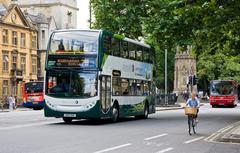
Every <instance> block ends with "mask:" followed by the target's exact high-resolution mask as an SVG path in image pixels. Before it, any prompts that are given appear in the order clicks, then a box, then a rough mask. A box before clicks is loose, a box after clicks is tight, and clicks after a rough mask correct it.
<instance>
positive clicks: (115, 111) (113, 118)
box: [112, 105, 119, 122]
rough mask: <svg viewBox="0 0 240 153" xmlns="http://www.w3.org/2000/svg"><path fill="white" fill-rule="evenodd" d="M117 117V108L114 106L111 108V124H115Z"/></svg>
mask: <svg viewBox="0 0 240 153" xmlns="http://www.w3.org/2000/svg"><path fill="white" fill-rule="evenodd" d="M118 117H119V112H118V108H117V106H116V105H114V106H113V108H112V122H117V120H118Z"/></svg>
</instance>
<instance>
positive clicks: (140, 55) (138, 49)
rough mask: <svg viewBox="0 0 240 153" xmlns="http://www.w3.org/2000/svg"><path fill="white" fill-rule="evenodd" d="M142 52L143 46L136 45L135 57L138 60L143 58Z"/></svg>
mask: <svg viewBox="0 0 240 153" xmlns="http://www.w3.org/2000/svg"><path fill="white" fill-rule="evenodd" d="M142 53H143V47H142V46H138V47H137V58H136V59H137V60H138V61H142V59H143V55H142Z"/></svg>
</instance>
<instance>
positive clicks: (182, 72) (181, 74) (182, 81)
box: [174, 46, 197, 93]
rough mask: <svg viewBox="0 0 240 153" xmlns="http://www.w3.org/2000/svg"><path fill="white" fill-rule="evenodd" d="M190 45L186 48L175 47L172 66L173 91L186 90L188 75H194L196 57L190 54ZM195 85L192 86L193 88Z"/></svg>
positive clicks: (194, 88)
mask: <svg viewBox="0 0 240 153" xmlns="http://www.w3.org/2000/svg"><path fill="white" fill-rule="evenodd" d="M191 50H192V49H191V47H190V46H188V47H187V49H186V50H185V49H183V48H181V47H177V51H176V55H175V68H174V91H178V92H180V93H181V92H183V91H186V90H187V83H188V76H189V75H196V59H195V58H194V57H193V56H192V55H191ZM196 89H197V87H196V86H194V87H193V90H196Z"/></svg>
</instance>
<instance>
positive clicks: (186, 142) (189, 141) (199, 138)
mask: <svg viewBox="0 0 240 153" xmlns="http://www.w3.org/2000/svg"><path fill="white" fill-rule="evenodd" d="M203 138H204V137H198V138H195V139H192V140H188V141H185V142H184V143H185V144H188V143H192V142H195V141H198V140H201V139H203Z"/></svg>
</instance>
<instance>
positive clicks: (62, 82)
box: [44, 30, 155, 123]
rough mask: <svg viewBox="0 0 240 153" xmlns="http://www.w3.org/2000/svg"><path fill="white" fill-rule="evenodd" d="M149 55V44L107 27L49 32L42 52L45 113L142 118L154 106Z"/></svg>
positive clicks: (67, 118) (66, 118)
mask: <svg viewBox="0 0 240 153" xmlns="http://www.w3.org/2000/svg"><path fill="white" fill-rule="evenodd" d="M153 58H154V56H153V52H152V49H151V47H150V46H149V45H146V44H144V43H140V42H138V41H135V40H132V39H129V38H126V37H123V36H121V35H116V34H113V33H110V32H107V31H102V30H60V31H55V32H53V33H52V34H51V37H50V40H49V44H48V50H47V56H46V74H45V75H46V76H45V88H44V89H45V95H44V97H45V102H46V103H45V107H44V112H45V116H46V117H57V118H63V120H64V121H65V122H66V123H70V122H71V121H72V120H73V119H111V120H112V121H113V122H116V121H117V120H118V118H119V117H125V116H135V117H137V118H147V117H148V114H151V113H154V112H155V102H154V91H153V90H154V84H153ZM50 82H51V83H52V84H54V86H52V87H49V83H50Z"/></svg>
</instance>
